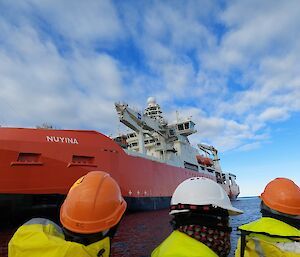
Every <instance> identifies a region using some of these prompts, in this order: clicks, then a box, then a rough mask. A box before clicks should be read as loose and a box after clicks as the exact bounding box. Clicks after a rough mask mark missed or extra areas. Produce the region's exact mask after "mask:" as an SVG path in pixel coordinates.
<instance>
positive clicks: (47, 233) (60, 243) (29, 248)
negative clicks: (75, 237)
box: [8, 218, 110, 257]
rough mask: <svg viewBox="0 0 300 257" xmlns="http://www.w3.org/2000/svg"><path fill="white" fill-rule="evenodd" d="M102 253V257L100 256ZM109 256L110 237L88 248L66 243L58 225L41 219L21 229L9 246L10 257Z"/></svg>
mask: <svg viewBox="0 0 300 257" xmlns="http://www.w3.org/2000/svg"><path fill="white" fill-rule="evenodd" d="M100 251H101V253H102V255H101V254H99V255H98V253H99V252H100ZM109 254H110V239H109V238H108V237H106V238H104V239H102V240H101V241H98V242H95V243H92V244H90V245H87V246H85V245H82V244H78V243H75V242H70V241H66V240H65V238H64V234H63V232H62V229H61V228H60V227H59V226H58V225H57V224H55V223H54V222H52V221H50V220H47V219H41V218H37V219H32V220H30V221H28V222H26V223H25V224H24V225H22V226H21V227H19V229H18V230H17V231H16V233H15V234H14V235H13V237H12V239H11V240H10V242H9V244H8V257H77V256H78V257H93V256H95V257H108V256H109Z"/></svg>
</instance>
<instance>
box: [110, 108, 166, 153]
mask: <svg viewBox="0 0 300 257" xmlns="http://www.w3.org/2000/svg"><path fill="white" fill-rule="evenodd" d="M115 107H116V110H117V113H118V115H119V120H120V122H122V123H123V124H124V125H126V126H127V127H129V128H131V129H132V130H134V131H135V132H136V133H137V135H138V137H139V145H140V146H141V147H140V152H141V153H144V152H145V148H144V134H145V133H146V134H149V135H151V136H152V135H153V134H154V133H157V134H159V135H160V136H162V137H163V138H165V139H166V129H165V128H163V126H162V124H161V123H160V122H159V121H158V120H156V119H152V118H150V117H148V116H147V115H145V114H142V113H140V112H138V111H135V110H133V109H132V108H130V107H128V104H125V103H115ZM145 130H146V131H147V132H145Z"/></svg>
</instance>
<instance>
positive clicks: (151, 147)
mask: <svg viewBox="0 0 300 257" xmlns="http://www.w3.org/2000/svg"><path fill="white" fill-rule="evenodd" d="M147 102H148V105H147V107H146V108H145V110H144V112H143V113H142V112H139V111H136V110H134V109H132V108H130V107H129V106H128V105H127V104H124V103H116V104H115V107H116V110H117V112H118V115H119V119H120V121H121V122H122V123H123V124H125V125H126V126H127V127H129V128H131V129H132V130H133V132H131V133H127V134H126V135H122V136H119V137H116V138H115V141H117V142H119V143H120V144H121V145H122V146H123V148H124V149H125V150H126V152H127V153H128V154H130V155H134V156H140V157H143V158H148V159H152V160H155V161H159V162H163V163H166V164H168V165H172V166H176V167H181V168H185V169H188V170H193V171H196V172H199V175H202V174H204V175H205V174H207V175H210V176H211V175H213V177H214V178H215V179H216V181H217V182H218V183H219V184H221V185H222V187H223V188H224V189H225V190H226V192H227V193H228V195H229V196H230V197H231V198H236V197H237V196H238V194H239V186H238V185H237V184H236V181H235V180H236V176H235V175H233V174H231V173H228V172H223V171H222V170H221V167H220V163H219V160H220V159H219V157H218V151H217V150H216V149H215V148H214V147H213V146H209V145H205V144H198V148H199V149H196V148H195V147H193V146H191V144H190V142H189V140H188V136H190V135H192V134H194V133H196V132H197V131H196V130H195V123H194V122H193V121H192V120H191V118H185V119H180V120H177V121H176V122H175V123H173V124H168V123H167V121H166V120H165V119H164V117H163V116H162V111H161V108H160V106H159V104H157V103H156V101H155V98H153V97H150V98H148V101H147ZM199 150H200V152H199Z"/></svg>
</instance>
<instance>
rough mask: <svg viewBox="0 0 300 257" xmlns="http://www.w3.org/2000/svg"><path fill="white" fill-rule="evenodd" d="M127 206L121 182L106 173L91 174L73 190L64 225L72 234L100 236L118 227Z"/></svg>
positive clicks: (62, 211)
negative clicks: (103, 232)
mask: <svg viewBox="0 0 300 257" xmlns="http://www.w3.org/2000/svg"><path fill="white" fill-rule="evenodd" d="M126 206H127V204H126V202H125V200H124V199H123V197H122V195H121V190H120V188H119V185H118V184H117V182H116V181H115V180H114V179H113V178H112V177H111V176H110V175H109V174H108V173H106V172H103V171H91V172H89V173H88V174H86V175H85V176H83V177H81V178H80V179H78V180H77V181H76V182H75V183H74V184H73V186H72V187H71V189H70V190H69V193H68V195H67V197H66V199H65V201H64V203H63V205H62V206H61V209H60V221H61V223H62V225H63V226H64V227H65V228H66V229H68V230H70V231H72V232H76V233H81V234H90V233H98V232H102V231H104V230H107V229H109V228H111V227H113V226H115V225H116V224H118V222H119V221H120V220H121V218H122V216H123V214H124V212H125V210H126Z"/></svg>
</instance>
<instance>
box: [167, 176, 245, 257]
mask: <svg viewBox="0 0 300 257" xmlns="http://www.w3.org/2000/svg"><path fill="white" fill-rule="evenodd" d="M241 213H243V212H242V211H241V210H239V209H237V208H235V207H233V206H232V205H231V202H230V200H229V197H228V195H227V194H226V192H225V191H224V189H223V188H222V187H221V186H220V185H219V184H218V183H216V182H215V181H213V180H211V179H208V178H203V177H194V178H189V179H187V180H185V181H183V182H182V183H181V184H179V185H178V187H177V188H176V189H175V191H174V193H173V196H172V199H171V206H170V215H172V216H173V220H172V225H173V228H174V229H178V230H179V231H181V232H183V233H186V234H188V235H189V236H191V237H193V238H195V239H196V240H198V241H200V242H202V243H204V244H205V245H207V246H208V247H209V248H211V249H212V250H213V251H215V252H216V253H217V254H218V256H227V255H228V254H229V252H230V232H231V228H230V226H229V216H230V215H239V214H241Z"/></svg>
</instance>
